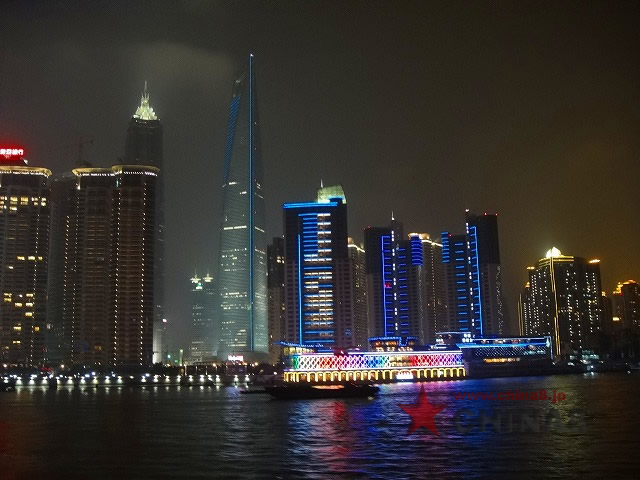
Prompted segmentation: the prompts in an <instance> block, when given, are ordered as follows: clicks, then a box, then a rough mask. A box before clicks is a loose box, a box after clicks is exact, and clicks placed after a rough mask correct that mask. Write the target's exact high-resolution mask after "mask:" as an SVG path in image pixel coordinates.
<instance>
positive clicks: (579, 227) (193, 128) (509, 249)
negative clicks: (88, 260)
mask: <svg viewBox="0 0 640 480" xmlns="http://www.w3.org/2000/svg"><path fill="white" fill-rule="evenodd" d="M84 3H85V2H74V1H65V2H41V3H38V2H29V1H7V0H4V1H3V2H2V3H0V141H13V142H17V143H20V144H23V145H24V146H25V147H26V148H27V149H28V157H29V159H30V163H31V165H41V166H45V167H49V168H51V169H52V170H53V171H54V172H55V173H58V172H62V171H65V170H68V169H70V168H72V167H73V166H74V162H75V161H76V159H77V157H78V154H77V147H75V146H70V145H73V144H75V143H77V142H78V141H79V139H80V138H81V137H84V138H90V139H93V145H92V146H91V147H90V148H89V149H88V150H86V157H85V158H86V159H87V160H89V161H91V162H92V163H93V164H94V165H96V166H106V165H112V164H114V163H116V162H117V159H118V158H119V157H121V156H122V155H123V151H124V139H125V131H126V127H127V124H128V122H129V119H130V117H131V115H132V114H133V113H134V111H135V109H136V106H137V105H138V103H139V99H140V93H141V91H142V89H143V84H144V81H145V80H148V82H149V91H150V95H151V104H152V106H153V107H154V109H155V111H156V113H157V114H158V116H159V117H160V120H161V121H162V124H163V126H164V162H165V165H166V168H165V175H166V177H165V178H166V186H167V187H166V188H167V193H166V198H167V250H166V253H167V292H168V293H167V295H168V296H167V299H166V303H167V317H168V319H169V321H170V322H171V323H172V324H173V326H174V327H175V328H174V332H173V333H174V335H173V337H174V339H175V340H174V342H175V341H176V340H177V341H181V342H183V341H185V340H186V338H187V336H186V333H187V331H188V325H189V321H190V319H189V313H190V312H189V308H190V307H189V297H188V291H189V278H190V277H191V276H192V275H193V272H194V270H195V269H196V268H197V269H198V273H206V270H207V269H209V270H211V271H212V272H214V273H215V271H216V270H215V265H216V263H217V254H218V250H217V249H218V229H219V218H220V213H221V199H222V192H221V185H222V172H223V156H224V141H225V134H226V127H227V125H226V124H227V109H228V106H229V101H230V96H231V88H232V84H233V77H234V74H235V73H236V72H238V71H239V70H240V69H241V68H242V66H243V63H244V61H245V58H246V55H247V54H248V53H250V52H253V53H254V54H255V56H256V71H257V88H258V98H259V100H258V108H259V112H260V113H259V114H260V121H261V128H262V133H261V134H262V146H263V162H264V167H265V188H266V201H267V215H268V216H267V233H268V235H269V238H270V237H272V236H274V235H280V234H281V232H282V211H281V205H282V203H283V202H285V201H299V200H310V199H312V197H313V196H314V193H315V189H316V188H317V187H318V186H319V184H320V180H321V179H323V180H324V182H325V185H326V184H330V183H341V184H342V185H343V186H344V189H345V192H346V195H347V200H348V206H349V225H350V232H351V235H352V236H354V237H355V238H356V239H357V240H358V241H361V240H362V229H363V228H364V227H366V226H367V225H386V224H387V223H388V221H389V219H390V217H391V211H393V212H394V213H395V216H396V218H397V219H399V220H401V221H403V222H404V224H405V231H407V232H409V231H420V232H429V233H430V234H431V235H432V237H438V236H439V232H440V231H442V230H450V231H452V232H462V230H463V228H464V209H465V208H469V209H471V210H472V211H474V212H477V213H482V212H485V211H486V212H491V213H498V214H499V217H498V219H499V224H500V236H501V238H500V241H501V255H502V266H503V281H504V283H505V285H506V291H505V297H506V301H507V306H508V309H509V314H510V316H511V320H512V323H513V324H514V325H515V322H516V319H517V309H516V300H517V295H518V294H519V292H520V289H521V287H522V285H523V282H524V281H525V279H526V272H525V267H526V266H527V265H530V264H533V263H534V262H535V261H536V260H537V259H538V258H540V257H542V256H543V255H544V253H545V252H546V250H547V249H549V248H551V246H553V245H555V246H557V247H558V248H560V250H562V251H563V253H566V254H572V255H578V256H583V257H587V258H600V259H601V260H602V263H601V268H602V278H603V287H604V288H605V290H607V291H609V292H610V291H611V290H613V288H614V286H615V283H616V282H617V281H619V280H626V279H628V278H636V279H638V277H640V247H639V240H638V239H639V238H640V220H639V218H638V208H639V207H638V200H639V199H638V196H639V195H638V194H639V188H640V166H639V162H640V148H639V147H640V69H639V64H640V60H639V59H640V55H639V54H638V52H640V28H638V20H639V19H640V4H639V3H638V2H631V1H620V2H557V1H552V2H539V1H537V2H511V1H509V2H491V3H490V2H471V1H469V2H444V1H443V2H422V1H421V2H403V1H389V2H373V1H370V2H365V1H361V2H342V1H340V2H338V1H335V2H324V1H297V2H286V1H278V2H269V1H267V2H247V1H233V2H223V1H216V2H204V1H191V2H159V1H148V2H131V1H126V2H125V1H122V2H119V1H109V2H99V1H98V2H91V3H90V4H89V5H84ZM174 342H172V343H174Z"/></svg>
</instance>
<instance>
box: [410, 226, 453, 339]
mask: <svg viewBox="0 0 640 480" xmlns="http://www.w3.org/2000/svg"><path fill="white" fill-rule="evenodd" d="M413 235H418V237H419V238H420V241H421V242H422V258H423V262H424V266H423V271H424V321H423V324H424V326H423V330H424V337H425V338H424V341H425V343H428V344H433V343H435V341H436V332H446V331H449V330H450V329H449V313H448V311H447V284H446V274H445V265H444V263H442V244H441V243H438V242H435V241H433V240H431V237H430V236H429V234H428V233H418V234H413Z"/></svg>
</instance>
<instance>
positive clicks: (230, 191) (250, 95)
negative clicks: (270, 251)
mask: <svg viewBox="0 0 640 480" xmlns="http://www.w3.org/2000/svg"><path fill="white" fill-rule="evenodd" d="M259 133H260V132H259V122H258V112H257V99H256V80H255V67H254V58H253V55H251V56H250V57H249V61H248V64H247V67H246V69H245V70H244V71H243V72H242V73H241V74H240V75H239V76H238V77H237V78H236V80H235V84H234V87H233V95H232V99H231V106H230V108H229V126H228V129H227V143H226V150H225V160H224V181H223V185H222V190H223V212H222V226H221V232H220V233H221V234H220V261H219V274H218V288H219V292H220V320H221V328H220V335H221V337H220V346H219V349H218V354H219V355H228V354H230V353H242V354H244V355H245V357H255V358H258V357H260V358H263V357H266V355H267V351H268V332H267V259H266V256H267V242H266V235H265V211H264V191H263V172H262V161H261V151H260V136H259Z"/></svg>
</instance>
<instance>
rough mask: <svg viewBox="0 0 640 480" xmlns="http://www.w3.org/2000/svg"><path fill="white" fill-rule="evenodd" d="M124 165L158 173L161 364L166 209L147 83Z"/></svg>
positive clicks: (157, 127) (157, 338) (158, 353)
mask: <svg viewBox="0 0 640 480" xmlns="http://www.w3.org/2000/svg"><path fill="white" fill-rule="evenodd" d="M124 163H125V164H126V165H149V166H152V167H156V168H158V169H159V172H158V175H157V181H156V186H155V192H156V193H155V196H156V198H155V204H156V206H155V229H156V233H155V245H154V257H155V258H154V261H153V277H154V278H153V284H154V292H153V299H154V306H153V318H154V320H153V362H154V363H158V362H161V361H162V352H163V350H164V345H163V341H164V322H163V319H164V310H165V300H164V289H165V285H164V283H165V273H164V270H165V249H164V236H165V206H164V177H165V173H164V165H163V152H162V124H161V123H160V119H159V118H158V116H157V115H156V113H155V112H154V111H153V108H152V107H151V104H150V103H149V92H148V91H147V82H145V84H144V92H143V93H142V97H141V98H140V105H138V108H137V109H136V111H135V113H134V114H133V116H132V117H131V120H130V121H129V126H128V127H127V136H126V141H125V152H124Z"/></svg>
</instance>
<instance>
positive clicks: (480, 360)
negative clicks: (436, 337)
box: [458, 336, 552, 377]
mask: <svg viewBox="0 0 640 480" xmlns="http://www.w3.org/2000/svg"><path fill="white" fill-rule="evenodd" d="M458 347H459V348H460V350H461V351H462V358H463V361H464V366H465V369H466V371H467V374H468V375H469V376H473V377H479V376H499V375H510V374H511V375H515V374H527V373H542V372H546V371H549V369H550V368H551V366H552V347H551V337H549V336H542V337H511V338H482V339H478V338H476V339H470V340H469V341H466V342H462V343H459V344H458Z"/></svg>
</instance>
